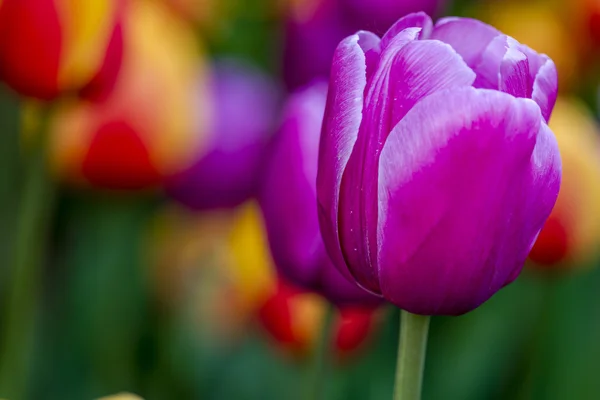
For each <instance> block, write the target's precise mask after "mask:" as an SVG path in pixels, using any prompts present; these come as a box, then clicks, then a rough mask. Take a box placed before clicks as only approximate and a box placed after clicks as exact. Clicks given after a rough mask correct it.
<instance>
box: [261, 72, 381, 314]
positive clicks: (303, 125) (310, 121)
mask: <svg viewBox="0 0 600 400" xmlns="http://www.w3.org/2000/svg"><path fill="white" fill-rule="evenodd" d="M326 96H327V84H326V83H325V82H320V83H315V84H313V85H311V86H310V87H308V88H306V89H304V90H302V91H300V92H298V93H297V94H295V95H292V96H291V97H290V100H289V101H288V103H287V106H286V109H285V113H284V118H283V122H282V125H281V128H280V130H279V133H278V135H277V137H276V139H275V143H274V144H273V148H272V153H271V157H270V160H269V162H268V168H266V169H265V171H266V173H265V176H264V182H263V187H262V190H261V195H260V197H259V201H260V205H261V208H262V210H263V214H264V217H265V224H266V228H267V234H268V237H269V243H270V245H271V252H272V254H273V259H274V261H275V265H276V266H277V268H278V270H279V272H280V273H281V274H282V275H283V276H285V277H286V278H287V279H288V280H290V281H291V282H292V283H294V284H296V285H298V286H301V287H304V288H305V289H309V290H314V291H316V292H318V293H320V294H322V295H324V296H325V297H327V298H328V299H329V300H330V301H332V302H333V303H335V304H338V305H341V304H348V303H358V304H365V303H367V304H370V303H377V302H378V301H379V300H378V298H377V297H375V296H373V295H371V294H369V293H368V292H367V291H365V290H363V289H361V288H359V287H358V286H357V285H356V284H355V283H354V282H353V281H349V280H347V279H346V278H345V277H344V276H342V274H340V272H339V271H338V270H337V269H336V268H335V267H334V266H333V264H332V262H331V260H330V259H329V256H328V255H327V252H326V250H325V245H324V244H323V238H322V237H321V232H320V230H319V219H318V216H317V182H316V180H317V162H318V155H319V138H320V134H321V123H322V121H323V113H324V111H325V100H326Z"/></svg>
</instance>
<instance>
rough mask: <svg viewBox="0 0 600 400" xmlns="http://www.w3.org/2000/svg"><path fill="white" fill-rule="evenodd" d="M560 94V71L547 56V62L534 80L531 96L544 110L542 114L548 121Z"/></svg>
mask: <svg viewBox="0 0 600 400" xmlns="http://www.w3.org/2000/svg"><path fill="white" fill-rule="evenodd" d="M557 94H558V73H557V71H556V66H555V65H554V62H553V61H552V60H551V59H549V58H547V59H546V62H545V63H544V64H543V65H542V67H541V68H540V69H539V71H538V73H537V75H536V76H535V80H534V81H533V93H532V94H531V98H532V99H533V101H535V102H536V103H537V104H538V105H539V106H540V109H541V110H542V115H543V117H544V119H545V120H546V122H548V120H550V115H551V114H552V109H553V108H554V103H556V96H557Z"/></svg>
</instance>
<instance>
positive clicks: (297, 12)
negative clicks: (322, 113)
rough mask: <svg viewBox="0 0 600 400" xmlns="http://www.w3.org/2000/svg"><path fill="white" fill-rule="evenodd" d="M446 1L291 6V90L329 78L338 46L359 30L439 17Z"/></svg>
mask: <svg viewBox="0 0 600 400" xmlns="http://www.w3.org/2000/svg"><path fill="white" fill-rule="evenodd" d="M447 2H448V1H447V0H311V1H298V2H292V3H291V7H290V9H289V12H288V14H289V15H288V18H287V21H286V28H285V29H286V39H285V47H284V60H283V63H284V77H285V81H286V84H287V86H288V87H289V88H291V89H294V88H298V87H300V86H303V85H306V84H307V83H309V82H311V81H312V80H313V79H315V78H327V77H328V76H329V69H330V67H331V59H332V57H333V52H334V50H335V48H336V46H337V44H338V43H339V42H340V40H342V39H343V38H344V37H346V36H348V35H350V34H351V33H353V32H356V31H357V30H360V29H370V30H374V31H376V32H381V33H383V32H385V31H386V30H387V29H388V28H389V27H390V26H391V25H392V24H393V23H394V22H395V21H396V20H397V19H398V18H400V17H402V16H404V15H406V14H408V13H410V12H415V11H425V12H427V13H429V14H434V15H435V14H437V13H438V12H439V11H441V8H442V7H443V6H444V5H445V4H446V3H447Z"/></svg>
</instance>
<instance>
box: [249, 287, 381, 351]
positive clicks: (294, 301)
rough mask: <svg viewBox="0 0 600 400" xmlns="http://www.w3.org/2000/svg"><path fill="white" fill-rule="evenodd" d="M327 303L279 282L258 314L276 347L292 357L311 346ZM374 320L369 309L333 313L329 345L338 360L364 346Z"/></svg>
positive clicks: (372, 310)
mask: <svg viewBox="0 0 600 400" xmlns="http://www.w3.org/2000/svg"><path fill="white" fill-rule="evenodd" d="M326 306H327V300H326V299H325V298H323V297H321V296H319V295H317V294H315V293H311V292H307V291H305V290H302V289H298V288H297V287H295V286H293V285H291V284H289V283H287V282H285V281H283V280H281V279H280V280H279V282H278V285H277V290H276V292H275V293H274V294H273V295H272V296H271V297H269V299H268V300H267V301H266V302H265V303H264V305H263V306H262V307H261V309H260V312H259V320H260V322H261V324H262V326H263V327H264V329H265V330H266V331H267V332H268V333H269V334H270V336H271V337H272V338H273V339H275V341H276V342H277V344H278V345H280V346H281V347H282V349H284V350H285V351H288V352H290V353H292V354H293V355H298V356H302V355H304V354H306V353H307V352H308V351H310V349H311V348H312V346H313V345H314V344H315V342H316V339H317V337H318V336H319V330H320V328H321V323H322V321H323V317H324V314H325V307H326ZM376 320H377V310H376V309H373V308H372V307H344V308H341V309H339V310H337V311H336V315H335V321H334V326H333V329H332V337H331V343H330V344H331V345H333V346H334V347H333V348H334V351H335V353H336V355H337V356H338V357H345V356H347V355H349V354H351V353H352V352H354V351H356V350H357V349H358V348H359V347H361V345H362V344H364V343H365V342H366V341H367V340H368V338H369V336H370V334H371V333H372V331H373V329H374V327H375V325H376Z"/></svg>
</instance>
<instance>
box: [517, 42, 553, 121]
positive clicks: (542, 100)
mask: <svg viewBox="0 0 600 400" xmlns="http://www.w3.org/2000/svg"><path fill="white" fill-rule="evenodd" d="M513 41H514V39H513ZM514 42H516V41H514ZM516 43H517V44H516V46H517V48H518V49H519V51H520V52H522V53H523V54H525V55H526V56H527V61H528V62H529V74H530V82H532V93H531V94H530V96H531V98H532V99H533V100H534V101H535V102H536V103H538V105H539V106H540V108H541V109H542V115H543V116H544V119H545V120H546V122H548V120H549V119H550V114H551V113H552V109H553V108H554V103H556V96H557V94H558V73H557V71H556V66H555V65H554V62H553V61H552V60H551V59H550V58H549V57H548V56H547V55H545V54H539V53H537V52H535V51H534V50H532V49H530V48H529V47H527V46H525V45H524V44H521V43H518V42H516Z"/></svg>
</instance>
